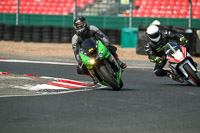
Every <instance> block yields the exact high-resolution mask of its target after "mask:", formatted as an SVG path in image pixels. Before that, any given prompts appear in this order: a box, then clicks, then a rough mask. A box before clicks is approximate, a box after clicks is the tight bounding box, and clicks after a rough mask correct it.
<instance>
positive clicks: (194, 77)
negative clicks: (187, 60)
mask: <svg viewBox="0 0 200 133" xmlns="http://www.w3.org/2000/svg"><path fill="white" fill-rule="evenodd" d="M183 68H184V69H185V71H186V72H187V74H188V76H189V77H190V78H191V79H192V81H193V82H194V83H195V84H196V85H197V86H200V78H199V77H198V76H197V73H196V72H195V71H194V70H193V69H192V68H191V67H190V66H189V65H188V64H185V65H184V66H183Z"/></svg>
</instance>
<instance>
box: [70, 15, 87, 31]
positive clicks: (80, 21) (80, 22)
mask: <svg viewBox="0 0 200 133" xmlns="http://www.w3.org/2000/svg"><path fill="white" fill-rule="evenodd" d="M73 26H74V29H75V30H76V32H77V33H79V34H82V33H83V32H84V31H85V30H86V29H87V28H88V23H87V20H86V18H85V17H77V18H76V19H75V20H74V22H73Z"/></svg>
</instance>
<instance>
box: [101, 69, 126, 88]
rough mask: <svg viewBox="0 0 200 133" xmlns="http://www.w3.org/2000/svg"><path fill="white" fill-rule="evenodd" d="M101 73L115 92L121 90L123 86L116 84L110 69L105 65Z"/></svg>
mask: <svg viewBox="0 0 200 133" xmlns="http://www.w3.org/2000/svg"><path fill="white" fill-rule="evenodd" d="M99 71H100V72H101V74H102V75H103V77H104V79H105V80H106V82H108V84H109V85H110V86H111V87H112V88H113V90H116V91H118V90H120V89H121V85H119V84H118V83H117V82H116V80H115V78H114V77H113V76H112V75H111V74H110V73H109V71H108V69H107V68H106V67H105V66H104V65H103V66H101V67H100V68H99ZM122 86H123V84H122Z"/></svg>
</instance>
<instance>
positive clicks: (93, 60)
mask: <svg viewBox="0 0 200 133" xmlns="http://www.w3.org/2000/svg"><path fill="white" fill-rule="evenodd" d="M87 62H89V63H90V64H92V65H93V64H95V59H90V60H87Z"/></svg>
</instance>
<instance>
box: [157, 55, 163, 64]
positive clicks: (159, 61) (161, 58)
mask: <svg viewBox="0 0 200 133" xmlns="http://www.w3.org/2000/svg"><path fill="white" fill-rule="evenodd" d="M164 60H165V56H163V57H159V56H157V57H156V62H158V63H162V62H163V61H164Z"/></svg>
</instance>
